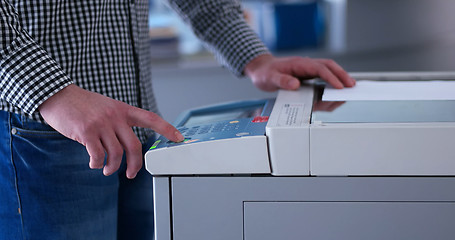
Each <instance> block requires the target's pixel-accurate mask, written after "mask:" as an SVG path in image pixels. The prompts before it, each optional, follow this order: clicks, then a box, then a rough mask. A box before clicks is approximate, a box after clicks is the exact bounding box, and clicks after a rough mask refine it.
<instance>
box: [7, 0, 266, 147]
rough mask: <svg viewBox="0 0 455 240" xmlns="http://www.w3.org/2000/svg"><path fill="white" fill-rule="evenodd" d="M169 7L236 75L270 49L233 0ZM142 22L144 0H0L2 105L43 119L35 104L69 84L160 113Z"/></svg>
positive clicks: (172, 1) (185, 1)
mask: <svg viewBox="0 0 455 240" xmlns="http://www.w3.org/2000/svg"><path fill="white" fill-rule="evenodd" d="M169 5H170V6H171V7H172V8H174V9H175V10H176V11H177V12H178V13H179V14H180V15H181V17H182V18H183V19H184V20H185V21H186V22H188V23H189V24H191V26H192V28H193V30H194V31H195V33H196V35H197V36H198V37H199V38H200V39H201V40H202V41H203V42H204V43H205V45H206V46H207V48H208V49H209V50H211V51H212V52H213V53H214V54H215V56H216V57H217V59H218V60H219V61H220V62H221V63H222V64H223V65H225V66H226V67H227V68H228V69H229V70H230V71H231V72H232V73H234V74H235V75H239V76H240V75H241V74H242V71H243V68H244V66H245V65H246V63H248V62H249V61H250V60H251V59H253V58H254V57H256V56H258V55H260V54H263V53H266V52H267V51H268V50H267V49H266V47H265V46H264V45H263V44H262V43H261V42H260V40H259V39H258V38H257V36H256V34H255V33H254V32H253V31H252V30H251V29H250V28H249V27H248V26H247V24H246V23H245V21H244V19H243V17H242V12H241V8H240V3H239V2H238V1H237V0H169ZM147 23H148V1H147V0H96V1H93V0H46V1H44V0H0V30H1V32H0V34H1V35H0V91H1V92H0V110H4V111H9V112H14V113H19V114H23V115H27V116H29V117H31V118H33V119H34V120H37V121H41V122H43V121H44V120H43V119H42V117H41V116H40V114H39V112H38V111H37V108H38V106H39V105H40V104H41V103H43V102H44V101H45V100H46V99H48V98H49V97H51V96H52V95H53V94H55V93H57V92H58V91H59V90H61V89H63V88H64V87H65V86H67V85H69V84H72V83H74V84H76V85H78V86H79V87H82V88H84V89H87V90H90V91H94V92H98V93H101V94H103V95H105V96H108V97H111V98H114V99H117V100H120V101H123V102H125V103H128V104H130V105H132V106H137V107H141V108H143V109H147V110H150V111H154V112H157V107H156V103H155V99H154V96H153V90H152V82H151V79H150V77H151V74H150V56H149V54H150V50H149V45H148V44H149V41H148V25H147ZM151 54H153V53H151ZM135 131H136V133H137V134H138V136H139V138H140V139H141V141H144V140H145V139H146V137H147V135H149V134H151V131H150V130H146V129H135Z"/></svg>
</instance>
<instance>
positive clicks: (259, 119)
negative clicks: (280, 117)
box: [252, 116, 269, 123]
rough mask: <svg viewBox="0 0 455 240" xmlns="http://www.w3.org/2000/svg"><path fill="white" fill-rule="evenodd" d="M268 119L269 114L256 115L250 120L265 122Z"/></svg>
mask: <svg viewBox="0 0 455 240" xmlns="http://www.w3.org/2000/svg"><path fill="white" fill-rule="evenodd" d="M268 120H269V116H257V117H255V118H254V119H253V120H252V122H254V123H261V122H267V121H268Z"/></svg>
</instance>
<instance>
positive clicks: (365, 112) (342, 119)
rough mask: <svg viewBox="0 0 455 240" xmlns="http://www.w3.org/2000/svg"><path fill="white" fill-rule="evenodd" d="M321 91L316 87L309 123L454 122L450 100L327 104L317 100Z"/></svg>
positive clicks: (320, 88) (453, 109)
mask: <svg viewBox="0 0 455 240" xmlns="http://www.w3.org/2000/svg"><path fill="white" fill-rule="evenodd" d="M323 91H324V88H323V87H321V86H316V89H315V99H314V103H313V112H312V116H311V122H312V123H314V122H323V123H413V122H455V101H453V100H422V101H415V100H412V101H407V100H398V101H395V100H390V101H387V100H386V101H344V102H343V101H334V102H329V101H322V100H321V98H322V94H323ZM454 94H455V93H454Z"/></svg>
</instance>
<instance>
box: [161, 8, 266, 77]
mask: <svg viewBox="0 0 455 240" xmlns="http://www.w3.org/2000/svg"><path fill="white" fill-rule="evenodd" d="M168 1H169V4H170V6H171V7H172V8H173V9H175V10H176V11H177V13H178V14H179V15H180V16H181V17H182V18H183V20H184V21H185V22H187V23H188V24H190V25H191V27H192V29H193V31H194V33H195V34H196V36H197V37H198V38H199V39H201V41H203V42H204V44H205V45H206V47H207V48H208V49H209V50H210V51H211V52H213V53H214V54H215V56H216V57H217V59H218V60H219V61H220V63H221V64H223V65H225V66H226V67H227V68H228V69H229V70H230V71H231V72H232V73H234V74H235V75H237V76H241V75H243V70H244V68H245V65H246V64H247V63H248V62H250V61H251V60H252V59H254V58H255V57H257V56H259V55H261V54H265V53H269V50H268V49H267V47H266V46H265V45H264V44H263V43H262V41H261V40H260V39H259V37H258V36H257V34H256V33H255V32H254V31H253V30H252V29H251V28H250V26H249V25H248V24H247V23H246V21H245V19H244V17H243V13H242V9H241V5H240V3H239V2H238V1H236V0H168Z"/></svg>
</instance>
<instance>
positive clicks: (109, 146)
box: [101, 131, 123, 176]
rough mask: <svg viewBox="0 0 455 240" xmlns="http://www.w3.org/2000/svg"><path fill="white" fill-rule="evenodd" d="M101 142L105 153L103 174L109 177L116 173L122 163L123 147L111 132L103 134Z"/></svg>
mask: <svg viewBox="0 0 455 240" xmlns="http://www.w3.org/2000/svg"><path fill="white" fill-rule="evenodd" d="M101 141H102V144H103V146H104V149H106V153H107V158H106V165H105V166H104V169H103V174H104V175H106V176H109V175H111V174H113V173H114V172H115V171H117V170H118V168H119V167H120V164H121V163H122V157H123V147H122V145H121V144H120V142H119V140H118V139H117V135H116V134H115V133H114V132H113V131H107V132H104V133H103V136H102V139H101Z"/></svg>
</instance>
